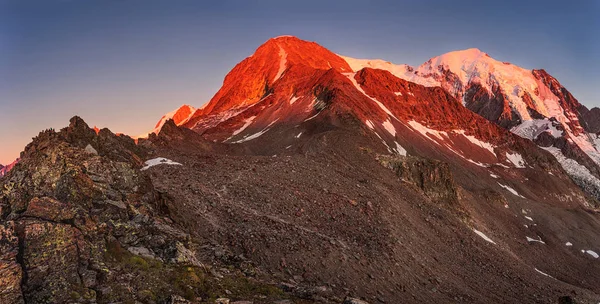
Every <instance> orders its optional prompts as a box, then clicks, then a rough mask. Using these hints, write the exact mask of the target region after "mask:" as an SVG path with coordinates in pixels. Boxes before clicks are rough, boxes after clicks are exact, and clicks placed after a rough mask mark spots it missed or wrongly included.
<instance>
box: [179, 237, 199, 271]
mask: <svg viewBox="0 0 600 304" xmlns="http://www.w3.org/2000/svg"><path fill="white" fill-rule="evenodd" d="M175 248H176V252H175V258H174V259H173V262H175V263H178V264H183V265H193V266H196V267H203V266H204V265H202V263H200V262H199V261H198V259H196V254H195V253H194V252H193V251H192V250H190V249H187V248H186V247H185V246H184V245H183V244H182V243H181V242H177V243H176V244H175Z"/></svg>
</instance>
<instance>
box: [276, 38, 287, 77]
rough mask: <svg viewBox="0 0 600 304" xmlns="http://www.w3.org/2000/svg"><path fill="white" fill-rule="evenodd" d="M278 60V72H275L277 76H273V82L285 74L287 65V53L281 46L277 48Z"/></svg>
mask: <svg viewBox="0 0 600 304" xmlns="http://www.w3.org/2000/svg"><path fill="white" fill-rule="evenodd" d="M279 58H280V59H279V71H277V75H275V79H273V82H275V81H277V79H279V78H281V75H283V72H285V68H286V64H287V53H286V52H285V50H284V49H283V48H282V47H281V46H280V47H279Z"/></svg>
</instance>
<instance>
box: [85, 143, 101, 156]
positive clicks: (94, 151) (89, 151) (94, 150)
mask: <svg viewBox="0 0 600 304" xmlns="http://www.w3.org/2000/svg"><path fill="white" fill-rule="evenodd" d="M84 150H85V152H87V153H90V154H94V155H98V151H96V149H94V147H92V145H90V144H88V145H87V146H85V149H84Z"/></svg>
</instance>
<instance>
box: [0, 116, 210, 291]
mask: <svg viewBox="0 0 600 304" xmlns="http://www.w3.org/2000/svg"><path fill="white" fill-rule="evenodd" d="M90 147H93V149H94V151H96V152H95V153H92V151H91V149H90ZM145 152H146V151H145V150H144V148H140V147H136V146H135V143H134V142H133V140H131V139H130V138H128V137H124V136H118V135H115V134H113V133H111V132H110V131H108V130H101V131H99V132H98V133H96V132H95V131H94V130H93V129H90V128H89V127H88V126H87V124H85V122H84V121H83V120H81V119H80V118H78V117H75V118H73V119H71V124H70V125H69V127H67V128H65V129H63V130H61V131H60V132H55V131H54V130H46V131H44V132H41V133H40V135H39V136H38V137H36V138H35V139H34V141H33V142H32V143H31V144H29V145H28V146H27V147H26V149H25V151H24V153H23V158H22V159H21V161H20V162H19V164H18V165H17V166H16V167H15V168H14V169H13V170H11V171H10V172H9V174H8V175H7V176H6V177H5V178H3V179H2V184H0V249H2V250H1V251H0V274H1V275H0V303H19V301H21V302H22V301H23V300H24V301H25V302H31V303H67V302H78V303H92V302H99V303H109V302H114V301H130V300H133V299H134V298H132V297H131V289H136V288H138V287H137V286H139V287H140V288H141V287H143V286H141V285H140V284H142V285H143V283H144V282H139V280H138V281H136V282H132V281H131V278H132V274H128V273H130V272H131V271H134V270H135V271H138V272H139V271H142V272H144V271H149V269H150V268H151V267H150V265H151V264H152V263H158V264H156V268H162V269H167V268H169V267H170V268H173V269H174V270H173V271H172V274H171V276H166V277H161V276H158V275H157V276H155V277H154V278H153V280H151V281H152V285H153V287H154V288H159V287H160V288H167V289H168V288H179V287H168V286H169V285H170V284H172V282H171V281H172V280H173V277H176V276H177V271H176V269H178V268H177V267H179V266H177V265H179V264H186V265H192V266H193V265H200V263H199V262H198V261H197V260H196V257H195V256H194V255H195V252H194V251H192V250H191V249H189V248H186V246H185V245H184V244H188V242H189V235H188V234H186V233H184V232H182V231H180V230H179V229H178V228H177V227H173V226H172V225H171V224H169V223H172V221H171V220H169V219H168V214H165V213H164V212H162V211H164V210H163V209H164V206H162V205H160V204H164V202H161V203H160V204H159V201H160V195H159V194H158V193H157V192H156V191H155V190H154V187H153V185H152V183H151V181H150V179H149V178H148V177H147V176H145V175H144V174H143V173H141V172H140V170H139V168H140V167H141V164H142V161H141V159H142V158H143V157H144V155H145ZM146 259H150V260H152V261H149V260H146ZM163 263H170V264H171V265H173V266H168V265H164V264H163ZM152 265H154V264H152ZM138 275H142V274H138ZM127 286H129V287H127ZM144 288H146V289H147V288H148V286H146V287H144ZM156 296H159V295H156ZM160 296H164V297H167V296H169V292H165V294H162V295H160ZM23 297H24V299H23Z"/></svg>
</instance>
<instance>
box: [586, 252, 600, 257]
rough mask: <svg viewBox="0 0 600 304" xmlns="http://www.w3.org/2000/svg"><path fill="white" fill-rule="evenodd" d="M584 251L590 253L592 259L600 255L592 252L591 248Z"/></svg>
mask: <svg viewBox="0 0 600 304" xmlns="http://www.w3.org/2000/svg"><path fill="white" fill-rule="evenodd" d="M585 253H587V254H589V255H591V256H592V257H594V259H597V258H599V257H600V255H598V254H597V253H596V252H594V251H592V250H586V251H585Z"/></svg>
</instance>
